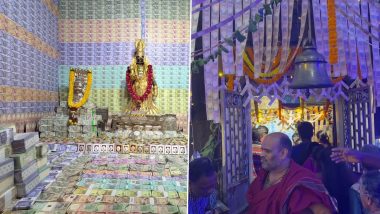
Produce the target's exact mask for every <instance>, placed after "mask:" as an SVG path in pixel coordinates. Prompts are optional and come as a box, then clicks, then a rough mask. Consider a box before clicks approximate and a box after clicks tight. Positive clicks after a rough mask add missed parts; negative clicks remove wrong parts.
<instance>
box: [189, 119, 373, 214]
mask: <svg viewBox="0 0 380 214" xmlns="http://www.w3.org/2000/svg"><path fill="white" fill-rule="evenodd" d="M313 136H314V127H313V125H312V124H311V123H309V122H301V123H299V124H298V126H297V135H293V136H292V140H291V139H290V138H289V137H288V136H287V135H285V134H284V133H280V132H274V133H269V130H268V128H266V127H264V126H260V127H258V128H256V129H255V130H253V133H252V138H253V139H252V140H253V143H254V144H260V146H261V154H260V156H257V155H256V156H255V155H254V156H253V158H254V159H255V158H256V159H257V158H258V159H259V160H258V161H256V162H255V161H254V163H255V164H254V165H255V166H254V171H256V173H255V178H254V180H253V182H252V183H251V185H250V187H249V189H248V191H247V203H248V210H247V213H249V214H254V213H255V214H285V213H302V214H303V213H316V214H324V213H326V214H327V213H342V214H364V213H365V214H380V172H379V169H380V148H379V147H376V146H373V145H366V146H363V148H362V149H361V151H357V150H353V149H349V148H340V147H333V146H332V144H331V143H330V142H329V138H328V136H327V134H326V133H324V132H318V133H316V136H317V137H318V140H319V142H313V141H312V138H313ZM347 163H361V165H362V168H363V172H362V173H361V174H358V173H354V172H353V171H352V170H351V168H350V167H349V164H347ZM189 175H190V178H189V190H190V191H189V196H190V197H189V213H190V214H201V213H202V214H203V213H209V214H213V213H214V214H215V213H220V211H219V210H218V209H217V207H216V186H217V176H216V175H217V172H216V168H215V167H214V166H213V163H212V161H211V160H209V159H208V158H198V159H195V160H193V161H191V163H190V168H189Z"/></svg>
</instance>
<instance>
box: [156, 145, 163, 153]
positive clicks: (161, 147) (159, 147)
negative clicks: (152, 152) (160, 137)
mask: <svg viewBox="0 0 380 214" xmlns="http://www.w3.org/2000/svg"><path fill="white" fill-rule="evenodd" d="M157 153H158V154H164V145H158V152H157Z"/></svg>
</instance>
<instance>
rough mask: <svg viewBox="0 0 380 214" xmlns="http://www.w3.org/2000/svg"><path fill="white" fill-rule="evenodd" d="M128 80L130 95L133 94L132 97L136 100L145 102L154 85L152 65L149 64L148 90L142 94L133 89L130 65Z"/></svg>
mask: <svg viewBox="0 0 380 214" xmlns="http://www.w3.org/2000/svg"><path fill="white" fill-rule="evenodd" d="M126 82H127V89H128V92H129V95H130V96H131V98H132V99H133V100H134V101H136V102H138V101H140V102H143V101H144V100H146V99H147V98H148V96H149V94H150V93H151V91H152V87H153V70H152V65H148V85H147V87H146V90H145V92H144V94H143V95H142V96H139V95H137V94H136V92H135V91H134V90H133V87H132V83H131V70H130V68H129V67H128V70H127V75H126Z"/></svg>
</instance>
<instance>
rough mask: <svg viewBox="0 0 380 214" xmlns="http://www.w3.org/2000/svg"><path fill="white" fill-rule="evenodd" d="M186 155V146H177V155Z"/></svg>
mask: <svg viewBox="0 0 380 214" xmlns="http://www.w3.org/2000/svg"><path fill="white" fill-rule="evenodd" d="M186 153H187V151H186V146H179V154H180V155H184V154H186Z"/></svg>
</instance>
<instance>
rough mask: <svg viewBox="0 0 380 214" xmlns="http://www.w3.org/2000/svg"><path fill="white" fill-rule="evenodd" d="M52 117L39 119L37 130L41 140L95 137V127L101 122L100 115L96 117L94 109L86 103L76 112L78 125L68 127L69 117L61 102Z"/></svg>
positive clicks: (64, 105)
mask: <svg viewBox="0 0 380 214" xmlns="http://www.w3.org/2000/svg"><path fill="white" fill-rule="evenodd" d="M56 111H57V112H56V114H55V115H54V116H47V117H44V118H41V120H40V121H39V123H38V130H39V131H40V132H41V135H40V136H41V138H57V139H64V138H67V137H69V138H78V137H82V138H90V137H96V136H97V131H98V128H97V125H98V123H99V121H101V120H102V116H101V115H97V109H96V107H95V106H94V105H93V104H91V103H86V104H85V105H84V106H83V107H82V108H81V109H79V110H78V123H77V124H76V125H68V121H69V116H68V108H67V102H61V103H60V106H59V107H57V109H56Z"/></svg>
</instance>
